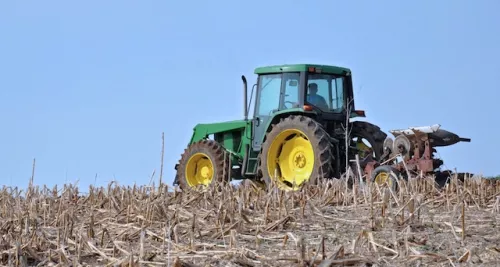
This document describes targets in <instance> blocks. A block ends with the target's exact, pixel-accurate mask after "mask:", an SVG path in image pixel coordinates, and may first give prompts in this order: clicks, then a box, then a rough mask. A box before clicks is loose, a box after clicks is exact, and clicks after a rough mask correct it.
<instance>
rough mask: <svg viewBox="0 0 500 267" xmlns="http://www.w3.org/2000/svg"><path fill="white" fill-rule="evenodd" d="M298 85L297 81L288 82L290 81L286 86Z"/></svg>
mask: <svg viewBox="0 0 500 267" xmlns="http://www.w3.org/2000/svg"><path fill="white" fill-rule="evenodd" d="M298 84H299V82H298V81H296V80H290V81H289V82H288V86H297V85H298Z"/></svg>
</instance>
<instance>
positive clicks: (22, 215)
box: [0, 178, 500, 266]
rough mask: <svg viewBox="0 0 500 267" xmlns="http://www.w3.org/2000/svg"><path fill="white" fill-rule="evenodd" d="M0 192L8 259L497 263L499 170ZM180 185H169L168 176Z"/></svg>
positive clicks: (58, 262)
mask: <svg viewBox="0 0 500 267" xmlns="http://www.w3.org/2000/svg"><path fill="white" fill-rule="evenodd" d="M167 189H168V187H167V186H163V187H160V188H159V187H155V186H149V187H148V186H141V187H136V186H134V187H123V186H119V185H117V184H114V183H111V184H109V185H108V186H107V187H105V188H93V187H90V188H89V192H88V193H86V194H81V193H80V192H79V191H78V188H77V187H74V186H73V185H65V186H64V187H63V188H59V189H58V188H52V189H49V188H46V187H43V188H41V187H34V186H30V187H29V189H28V190H27V192H21V191H20V190H19V189H16V188H8V187H4V188H3V189H2V190H1V192H0V209H1V210H0V214H1V217H0V251H1V255H0V263H1V264H2V265H4V266H6V265H8V266H419V265H421V266H429V265H432V266H472V265H474V266H499V265H500V231H499V227H498V225H499V224H500V207H499V205H500V181H490V180H485V179H479V180H475V179H465V181H464V182H462V181H460V180H458V179H457V178H454V179H453V180H451V181H450V183H449V184H448V185H447V186H446V187H444V188H442V189H440V188H438V187H436V186H435V184H434V181H433V180H432V178H426V179H411V181H410V182H404V181H400V184H399V189H398V190H396V191H392V190H390V189H389V188H384V187H379V186H377V185H374V184H369V185H360V184H358V183H357V182H356V183H355V184H354V186H346V182H345V179H339V180H332V181H329V182H325V183H323V184H321V185H318V186H307V187H306V188H304V190H302V191H300V192H293V193H292V192H282V191H277V190H275V189H273V188H270V189H268V190H262V189H260V188H259V187H255V186H253V185H252V184H251V183H250V182H245V183H242V184H241V185H239V186H234V185H226V186H224V187H218V188H217V189H210V190H208V191H206V192H179V191H178V192H168V191H173V190H167ZM170 189H172V188H170Z"/></svg>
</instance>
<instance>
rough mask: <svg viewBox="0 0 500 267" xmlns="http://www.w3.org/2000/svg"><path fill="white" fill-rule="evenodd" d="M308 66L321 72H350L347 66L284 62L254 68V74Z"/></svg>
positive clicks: (287, 70) (307, 68) (295, 69)
mask: <svg viewBox="0 0 500 267" xmlns="http://www.w3.org/2000/svg"><path fill="white" fill-rule="evenodd" d="M309 68H315V69H316V68H318V69H321V72H322V73H332V74H345V73H346V72H347V73H350V72H351V70H350V69H348V68H343V67H338V66H332V65H318V64H285V65H274V66H263V67H258V68H256V69H255V71H254V73H255V74H267V73H280V72H300V71H308V70H309Z"/></svg>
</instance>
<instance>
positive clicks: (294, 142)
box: [266, 129, 314, 190]
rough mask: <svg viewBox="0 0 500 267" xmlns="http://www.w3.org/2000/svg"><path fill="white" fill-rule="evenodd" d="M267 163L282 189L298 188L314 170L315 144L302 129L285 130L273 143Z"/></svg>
mask: <svg viewBox="0 0 500 267" xmlns="http://www.w3.org/2000/svg"><path fill="white" fill-rule="evenodd" d="M266 163H267V171H268V173H269V176H270V177H271V179H272V180H274V181H275V182H277V186H278V187H279V188H280V189H284V190H290V189H291V190H298V189H299V188H300V186H301V185H302V184H304V182H306V181H308V180H309V177H310V176H311V173H312V171H313V167H314V150H313V146H312V144H311V142H310V141H309V140H308V139H307V137H306V135H305V134H304V133H303V132H302V131H300V130H296V129H289V130H285V131H283V132H281V133H279V134H278V136H277V137H276V139H274V140H273V142H272V143H271V146H270V147H269V150H268V152H267V162H266ZM294 183H295V185H294Z"/></svg>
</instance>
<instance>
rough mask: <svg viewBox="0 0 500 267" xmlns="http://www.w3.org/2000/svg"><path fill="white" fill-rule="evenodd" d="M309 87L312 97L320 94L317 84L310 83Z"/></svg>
mask: <svg viewBox="0 0 500 267" xmlns="http://www.w3.org/2000/svg"><path fill="white" fill-rule="evenodd" d="M308 87H309V93H310V94H311V95H315V94H316V93H317V92H318V85H317V84H316V83H310V84H309V86H308Z"/></svg>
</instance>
